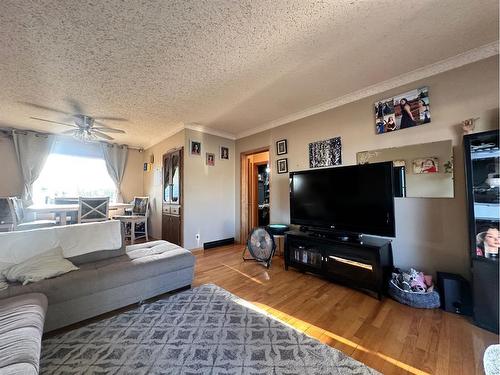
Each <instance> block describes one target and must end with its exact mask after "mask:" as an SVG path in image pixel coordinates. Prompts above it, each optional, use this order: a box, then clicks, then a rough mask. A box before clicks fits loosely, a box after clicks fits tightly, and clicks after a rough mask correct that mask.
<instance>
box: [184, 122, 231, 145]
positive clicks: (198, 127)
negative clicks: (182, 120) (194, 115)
mask: <svg viewBox="0 0 500 375" xmlns="http://www.w3.org/2000/svg"><path fill="white" fill-rule="evenodd" d="M184 129H189V130H194V131H197V132H200V133H205V134H210V135H215V136H217V137H222V138H227V139H231V140H233V141H234V140H235V139H236V134H234V133H230V132H227V131H224V130H218V129H214V128H209V127H207V126H203V125H199V124H196V123H191V124H185V125H184Z"/></svg>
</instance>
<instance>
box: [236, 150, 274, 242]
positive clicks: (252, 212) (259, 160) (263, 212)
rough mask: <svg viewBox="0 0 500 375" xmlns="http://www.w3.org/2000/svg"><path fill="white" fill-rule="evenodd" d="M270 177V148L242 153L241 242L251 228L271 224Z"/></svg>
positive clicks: (245, 238)
mask: <svg viewBox="0 0 500 375" xmlns="http://www.w3.org/2000/svg"><path fill="white" fill-rule="evenodd" d="M270 177H271V174H270V169H269V148H263V149H259V150H254V151H251V152H246V153H242V154H241V186H240V188H241V189H240V192H241V217H240V223H241V225H240V242H241V243H243V244H244V243H246V241H247V238H248V234H249V232H250V230H252V229H253V228H255V227H262V226H266V225H268V224H269V218H270V215H271V206H270V187H271V183H270V180H271V178H270Z"/></svg>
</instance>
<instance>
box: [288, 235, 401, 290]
mask: <svg viewBox="0 0 500 375" xmlns="http://www.w3.org/2000/svg"><path fill="white" fill-rule="evenodd" d="M288 267H293V268H295V269H298V270H300V271H305V272H311V273H314V274H318V275H321V276H324V277H327V278H329V279H331V280H333V281H336V282H339V283H341V284H344V285H347V286H349V287H353V288H357V289H363V290H367V291H370V292H373V293H375V294H376V295H377V297H378V298H379V299H381V298H382V294H383V292H384V290H385V288H386V285H387V282H388V280H389V278H390V275H391V272H392V269H393V262H392V246H391V241H390V240H387V239H383V238H378V237H369V236H365V237H361V238H360V239H359V240H352V241H343V240H340V239H337V238H335V237H329V236H327V235H319V236H318V235H317V234H314V233H311V232H301V231H290V232H287V233H286V234H285V269H286V270H288Z"/></svg>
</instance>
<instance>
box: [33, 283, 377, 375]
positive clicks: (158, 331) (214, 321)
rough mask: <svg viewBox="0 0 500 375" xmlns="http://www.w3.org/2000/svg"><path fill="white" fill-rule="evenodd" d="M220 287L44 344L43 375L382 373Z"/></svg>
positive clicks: (157, 304) (191, 292)
mask: <svg viewBox="0 0 500 375" xmlns="http://www.w3.org/2000/svg"><path fill="white" fill-rule="evenodd" d="M248 306H249V304H248V303H247V302H245V301H244V300H241V299H239V298H238V297H236V296H234V295H233V294H231V293H229V292H227V291H226V290H224V289H222V288H220V287H218V286H216V285H211V284H208V285H202V286H200V287H197V288H193V289H191V290H188V291H185V292H181V293H178V294H175V295H172V296H169V297H168V298H165V299H160V300H158V301H155V302H153V303H150V304H144V305H141V306H138V307H137V308H136V309H134V310H130V311H126V312H124V313H122V314H119V315H117V316H114V317H112V318H109V319H105V320H101V321H98V322H95V323H91V324H89V325H87V326H85V327H82V328H79V329H76V330H73V331H70V332H67V333H64V334H61V335H59V336H54V337H50V338H47V339H45V340H43V343H42V358H41V369H40V372H41V373H42V374H51V375H52V374H234V375H236V374H276V375H278V374H287V375H291V374H297V375H299V374H300V375H302V374H342V375H343V374H376V373H377V372H376V371H374V370H372V369H370V368H368V367H366V366H365V365H363V364H361V363H359V362H357V361H355V360H354V359H352V358H350V357H348V356H346V355H344V354H343V353H342V352H340V351H338V350H335V349H333V348H330V347H329V346H327V345H324V344H322V343H320V342H318V341H316V340H314V339H312V338H310V337H308V336H306V335H304V334H302V333H300V332H298V331H296V330H294V329H293V328H291V327H289V326H287V325H285V324H283V323H280V322H279V321H277V320H275V319H273V318H272V317H271V316H269V315H266V314H265V313H263V312H261V311H255V310H254V309H252V308H250V307H248Z"/></svg>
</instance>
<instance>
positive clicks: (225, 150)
mask: <svg viewBox="0 0 500 375" xmlns="http://www.w3.org/2000/svg"><path fill="white" fill-rule="evenodd" d="M220 158H221V159H223V160H229V147H225V146H220Z"/></svg>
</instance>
